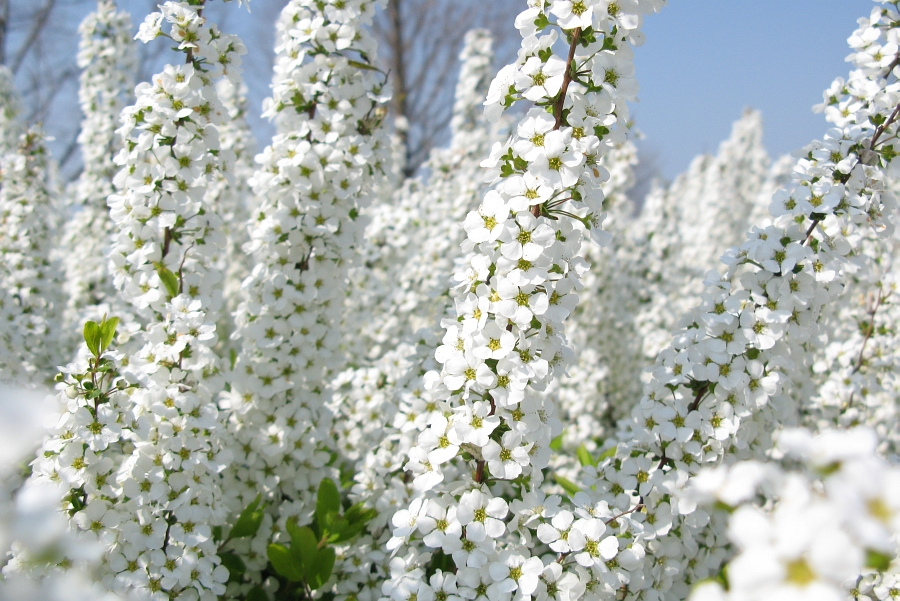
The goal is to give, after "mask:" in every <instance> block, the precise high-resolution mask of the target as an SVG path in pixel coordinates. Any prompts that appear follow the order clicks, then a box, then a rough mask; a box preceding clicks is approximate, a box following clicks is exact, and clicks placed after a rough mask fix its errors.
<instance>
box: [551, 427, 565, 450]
mask: <svg viewBox="0 0 900 601" xmlns="http://www.w3.org/2000/svg"><path fill="white" fill-rule="evenodd" d="M564 434H565V431H563V432H560V434H559V436H557V437H556V438H554V439H553V440H551V441H550V450H551V451H560V450H562V444H563V435H564Z"/></svg>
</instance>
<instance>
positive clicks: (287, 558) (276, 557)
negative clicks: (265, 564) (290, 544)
mask: <svg viewBox="0 0 900 601" xmlns="http://www.w3.org/2000/svg"><path fill="white" fill-rule="evenodd" d="M266 555H268V557H269V562H270V563H271V564H272V567H273V568H275V571H276V572H278V573H279V574H280V575H282V576H284V577H285V578H287V579H288V580H290V581H291V582H300V581H301V580H303V571H302V570H301V569H300V566H298V565H295V563H294V559H293V558H292V557H291V552H290V551H288V548H287V547H285V546H284V545H279V544H277V543H273V544H271V545H269V547H268V549H266Z"/></svg>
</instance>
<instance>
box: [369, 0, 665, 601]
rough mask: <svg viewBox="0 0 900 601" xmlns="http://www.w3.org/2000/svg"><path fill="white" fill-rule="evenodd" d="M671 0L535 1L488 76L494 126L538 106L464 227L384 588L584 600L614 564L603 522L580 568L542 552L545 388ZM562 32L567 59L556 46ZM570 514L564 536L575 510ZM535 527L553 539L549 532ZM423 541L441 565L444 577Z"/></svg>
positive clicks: (601, 236)
mask: <svg viewBox="0 0 900 601" xmlns="http://www.w3.org/2000/svg"><path fill="white" fill-rule="evenodd" d="M662 4H663V3H662V2H659V3H652V2H642V3H639V2H634V3H629V4H627V5H625V4H623V3H609V2H605V1H600V2H568V1H556V2H553V3H552V4H551V3H546V4H545V3H543V2H539V3H536V5H532V6H531V7H530V8H528V9H527V10H526V11H524V12H523V13H522V14H521V15H520V16H519V17H518V18H517V20H516V25H517V27H518V28H519V30H520V32H521V33H522V36H523V44H522V48H521V49H520V52H519V56H518V60H517V62H516V63H514V64H512V65H509V66H507V67H504V68H503V69H502V70H501V71H500V73H499V74H498V76H497V78H495V80H494V82H493V83H492V84H491V88H490V90H489V93H488V98H487V101H486V102H485V111H486V115H487V116H488V118H489V119H492V120H494V119H496V118H498V117H499V116H500V114H501V113H502V111H503V109H504V108H505V107H508V106H510V105H512V104H513V103H514V102H516V101H517V100H519V99H526V100H530V101H531V102H533V103H535V104H536V105H537V106H536V107H535V108H533V109H531V110H530V111H528V113H527V114H526V116H525V117H524V118H523V119H522V121H521V122H520V123H519V124H518V126H517V128H516V132H515V134H514V135H513V136H512V138H511V139H510V140H509V141H507V142H506V143H505V144H495V146H494V148H493V150H492V152H491V156H490V157H489V158H488V159H487V160H486V161H484V163H483V165H484V166H485V167H486V168H487V169H488V175H487V180H488V181H489V182H490V183H492V184H494V188H493V189H492V190H490V191H489V192H488V193H487V194H486V195H485V197H484V199H483V201H482V204H481V206H480V207H479V208H478V209H477V210H475V211H472V212H470V213H469V215H468V216H467V217H466V219H465V221H464V224H463V227H464V229H465V230H466V233H467V240H466V241H465V242H464V243H463V250H464V251H467V252H468V253H469V256H468V257H467V260H466V264H465V265H464V267H465V269H461V270H460V271H459V272H458V273H457V276H456V280H457V282H458V284H457V286H456V289H457V293H456V294H455V302H456V319H452V318H448V319H445V320H444V322H443V324H442V325H443V326H444V328H445V333H444V337H443V340H442V342H443V344H442V345H441V346H439V347H438V348H437V350H436V352H435V359H436V360H437V362H438V363H440V364H441V369H440V371H437V370H435V371H431V372H429V373H427V374H426V375H425V377H424V385H425V389H426V390H425V391H424V396H425V402H426V403H428V404H431V405H432V406H433V407H434V411H433V413H436V414H437V415H435V416H434V417H433V418H432V419H430V420H429V421H428V425H427V428H425V429H423V430H421V431H420V432H419V435H418V439H417V445H416V446H415V447H413V449H411V451H410V456H409V462H408V463H407V465H406V469H407V470H409V472H410V475H411V476H412V481H413V485H414V488H415V489H416V492H417V494H416V497H415V498H414V499H413V500H412V501H411V503H410V505H409V508H408V509H404V510H401V511H399V512H397V513H396V514H395V515H394V516H393V518H392V525H393V526H394V530H393V537H392V539H391V540H390V541H389V543H388V546H387V548H388V549H390V550H393V551H394V552H395V553H396V555H395V556H394V558H393V559H392V561H391V579H390V580H389V581H388V582H386V583H385V584H384V587H383V593H384V595H385V597H389V598H392V599H395V600H396V601H406V600H408V599H413V598H415V599H418V598H420V597H422V598H431V597H432V596H437V595H439V594H441V593H443V594H447V595H449V594H456V591H457V590H459V591H460V595H461V596H463V597H469V598H478V597H479V596H484V595H486V596H487V597H489V598H497V599H501V598H509V596H510V595H511V594H512V593H516V595H517V598H522V597H527V596H531V595H536V596H538V597H542V596H543V595H547V594H551V595H552V596H554V597H555V596H556V595H557V593H559V594H562V595H563V596H570V597H571V598H576V597H578V596H579V595H580V594H581V593H582V592H583V591H584V590H585V589H584V587H585V583H584V581H583V578H582V575H584V576H586V577H587V578H588V579H589V572H587V571H584V568H590V566H592V565H594V564H595V563H597V562H600V563H601V564H602V562H603V561H604V560H602V559H601V551H600V537H601V535H602V534H603V531H604V530H605V527H604V525H603V522H602V521H600V520H599V519H596V518H593V517H591V516H586V517H584V518H581V520H580V521H579V523H578V526H577V528H576V530H574V531H573V532H578V533H580V534H572V539H573V541H574V540H577V541H580V546H579V547H578V549H577V551H579V553H578V562H577V565H579V566H580V567H579V568H578V569H579V570H582V571H583V574H582V573H580V572H578V571H576V569H575V568H574V565H575V564H568V565H566V566H564V565H563V564H562V563H561V562H557V561H555V560H554V559H553V558H551V556H547V557H546V558H541V557H540V556H539V555H537V554H534V555H532V547H533V545H532V544H531V543H530V541H531V540H533V539H532V537H533V536H534V533H533V532H532V529H536V528H537V527H538V523H537V522H536V521H535V520H534V518H535V517H538V516H539V515H540V514H542V513H544V512H545V509H544V508H542V509H539V510H537V512H536V513H532V510H533V509H534V508H535V507H537V506H538V505H541V504H542V502H543V500H544V499H543V493H542V492H540V489H539V488H538V487H539V485H540V484H541V481H542V478H543V474H542V471H541V470H542V469H543V468H545V467H547V466H548V464H549V459H550V442H551V439H552V438H553V437H554V436H556V435H557V434H559V432H560V431H561V424H560V422H559V421H558V420H557V419H556V418H555V417H554V415H553V413H554V405H553V403H552V401H551V400H550V399H548V398H546V397H543V396H541V395H539V394H536V393H540V392H541V391H543V390H544V389H545V388H546V386H547V383H548V382H549V381H550V380H551V379H552V377H553V375H554V373H555V372H557V371H559V372H560V373H561V372H562V371H563V369H564V367H565V364H566V363H567V362H568V360H569V356H570V355H571V352H570V350H569V348H568V346H567V341H566V338H565V335H564V325H563V323H564V321H565V319H566V317H568V315H569V314H570V313H571V311H572V310H573V309H574V307H575V305H576V304H577V295H576V290H577V289H578V288H580V285H581V282H580V277H581V275H582V274H583V273H584V272H585V271H586V270H587V264H586V263H585V262H584V260H583V259H582V258H581V257H579V256H578V255H579V252H580V250H581V240H582V232H583V231H584V229H589V230H590V233H591V237H592V238H593V239H595V240H596V241H599V242H601V243H602V242H606V241H607V238H608V234H607V233H606V232H604V231H603V230H602V229H601V228H600V223H601V222H602V220H603V217H604V215H603V214H602V213H601V212H600V211H601V209H602V203H603V193H602V191H601V189H600V186H601V184H602V183H603V182H605V181H606V179H607V178H608V173H607V172H606V170H605V169H603V168H602V166H600V165H599V158H600V157H601V156H603V155H604V154H606V152H607V151H608V149H609V148H610V147H612V146H613V145H615V144H616V143H617V142H621V141H622V140H623V138H624V131H623V130H624V128H625V123H626V120H627V107H626V105H625V101H626V100H630V99H632V100H633V99H634V97H635V95H636V92H637V85H636V82H635V81H634V79H633V74H634V67H633V63H632V58H633V51H632V49H631V45H632V44H634V43H640V42H641V41H642V39H643V38H642V34H641V33H640V31H639V27H640V25H641V21H642V14H643V13H647V12H652V11H653V10H655V9H658V8H659V7H660V6H661V5H662ZM560 33H561V34H562V36H563V38H564V41H565V44H563V47H564V48H565V49H566V51H565V58H559V57H557V56H555V55H554V50H553V45H554V42H556V41H557V38H558V37H559V35H560ZM502 492H507V493H508V494H507V495H506V497H507V498H510V497H511V498H512V500H513V503H512V505H510V503H509V502H508V501H507V498H504V495H502ZM555 499H556V503H557V504H558V500H559V498H558V497H555ZM554 509H555V508H554V507H553V506H550V508H549V510H548V511H549V513H550V514H553V513H555V511H554ZM510 512H511V513H512V516H513V519H512V521H511V522H510V523H509V524H507V523H506V519H507V516H508V514H509V513H510ZM520 512H522V513H525V514H531V516H532V517H531V518H530V519H527V518H526V519H520V515H521V514H520ZM566 515H567V517H566ZM560 516H561V517H560V518H559V520H558V521H559V522H560V523H562V522H564V521H566V520H568V522H566V526H565V530H566V532H567V533H568V532H569V526H571V524H572V522H573V520H574V514H572V513H571V512H564V513H561V514H560ZM548 526H549V525H548ZM539 535H540V536H541V540H544V539H545V538H546V539H547V541H546V542H550V541H551V540H556V539H552V537H551V536H550V534H549V531H546V532H545V529H544V528H541V530H540V531H539ZM557 538H559V533H558V532H557ZM613 540H615V539H613ZM566 545H567V544H566ZM576 546H577V545H576ZM607 547H608V545H606V546H604V547H603V550H602V554H603V555H606V554H608V549H607ZM427 549H440V552H439V556H440V557H443V558H445V559H444V560H443V561H442V563H440V564H439V565H440V566H441V567H440V568H438V569H437V571H436V572H433V575H431V574H427V573H426V568H427V567H428V563H429V562H430V561H431V559H432V552H431V551H428V550H427ZM566 549H567V550H568V549H569V547H568V546H566ZM585 549H587V550H585ZM545 559H546V561H545ZM436 561H437V560H436ZM547 583H549V584H547ZM548 591H552V592H548Z"/></svg>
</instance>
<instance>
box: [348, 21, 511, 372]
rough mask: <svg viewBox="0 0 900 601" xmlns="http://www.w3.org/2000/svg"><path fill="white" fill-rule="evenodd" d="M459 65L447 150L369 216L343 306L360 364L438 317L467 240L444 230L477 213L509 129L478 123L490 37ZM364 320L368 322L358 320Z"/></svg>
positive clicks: (471, 38) (470, 39) (469, 46)
mask: <svg viewBox="0 0 900 601" xmlns="http://www.w3.org/2000/svg"><path fill="white" fill-rule="evenodd" d="M459 58H460V63H461V64H460V76H459V81H458V83H457V86H456V96H455V101H454V105H453V113H452V116H451V123H452V124H453V127H452V136H451V139H450V145H449V147H448V148H437V149H434V150H433V151H432V152H431V154H430V155H429V157H428V160H427V161H426V162H425V164H424V166H423V167H424V171H425V172H426V173H427V175H426V176H421V177H417V178H415V179H409V180H407V181H406V182H405V184H404V185H403V186H402V187H400V188H399V189H398V190H396V192H395V193H394V194H393V195H392V196H391V197H390V198H387V199H383V200H381V201H380V202H378V203H377V204H374V205H373V206H372V208H371V210H370V211H369V214H370V215H371V218H372V221H371V223H370V224H369V225H368V227H367V228H366V246H365V251H366V256H365V257H364V263H363V264H361V265H358V266H356V267H355V268H354V269H353V270H352V272H351V280H352V282H353V288H352V289H351V290H350V293H349V294H348V298H347V306H346V314H347V315H348V318H350V319H352V320H353V321H352V322H351V323H348V324H347V327H352V328H354V330H357V331H358V334H357V336H356V337H355V339H354V340H353V341H352V344H353V348H351V351H352V353H351V357H353V358H358V359H357V360H358V361H367V360H369V361H371V360H373V359H377V358H378V357H379V356H380V355H382V354H383V353H385V351H387V350H388V349H390V346H389V345H391V344H395V343H396V341H397V340H402V339H404V338H405V337H407V336H409V335H411V334H413V333H414V332H417V331H418V330H419V329H421V328H432V327H434V326H436V325H437V323H438V321H439V320H440V318H441V317H442V316H443V314H444V312H445V310H446V307H447V304H448V302H449V301H448V299H447V296H446V292H447V284H448V280H449V278H448V274H450V273H452V272H453V270H454V268H455V265H456V263H457V261H459V260H460V259H461V257H462V253H461V252H460V249H459V247H460V243H461V242H462V241H463V239H464V238H465V231H463V230H462V229H459V228H453V227H449V226H450V224H456V223H459V222H461V221H462V220H463V219H464V218H465V216H466V214H467V213H468V212H469V211H471V210H472V209H473V208H475V207H476V206H477V205H478V202H479V199H480V197H481V195H482V193H483V192H484V190H485V188H486V186H485V184H484V183H482V181H481V180H482V179H483V176H482V173H483V172H482V169H481V167H480V163H481V161H482V160H483V159H484V156H485V155H486V154H488V152H489V151H490V148H491V145H492V144H493V143H494V142H497V141H499V140H500V139H501V138H502V137H505V134H503V135H501V134H502V132H503V129H504V128H508V123H501V124H498V125H497V126H491V125H490V124H489V123H487V122H486V121H485V119H484V117H483V115H482V112H483V111H482V103H483V101H484V96H485V95H486V94H487V90H488V85H489V84H490V77H491V71H490V69H491V61H492V59H493V53H492V51H491V38H490V35H489V33H488V32H487V31H485V30H472V31H470V32H468V33H467V34H466V36H465V42H464V46H463V49H462V52H461V53H460V57H459ZM502 121H504V122H505V121H506V120H502ZM498 130H499V131H498ZM362 314H367V315H369V316H370V318H369V319H364V320H360V319H358V317H357V316H359V315H362Z"/></svg>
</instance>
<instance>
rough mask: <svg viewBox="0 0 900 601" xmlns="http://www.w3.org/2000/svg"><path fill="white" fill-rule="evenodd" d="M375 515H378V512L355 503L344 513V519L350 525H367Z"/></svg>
mask: <svg viewBox="0 0 900 601" xmlns="http://www.w3.org/2000/svg"><path fill="white" fill-rule="evenodd" d="M376 515H378V511H377V510H375V509H371V508H367V507H366V506H365V504H363V503H361V502H360V503H355V504H354V505H351V506H350V509H348V510H347V511H346V512H345V513H344V517H345V518H347V520H348V521H349V522H350V523H353V524H358V523H363V524H365V523H367V522H369V521H370V520H372V519H373V518H374V517H375V516H376Z"/></svg>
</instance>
